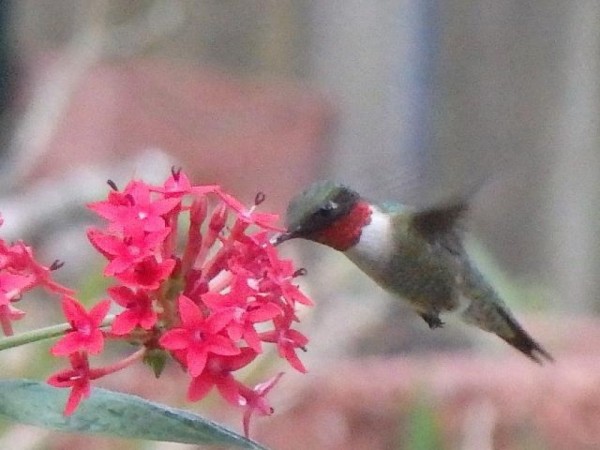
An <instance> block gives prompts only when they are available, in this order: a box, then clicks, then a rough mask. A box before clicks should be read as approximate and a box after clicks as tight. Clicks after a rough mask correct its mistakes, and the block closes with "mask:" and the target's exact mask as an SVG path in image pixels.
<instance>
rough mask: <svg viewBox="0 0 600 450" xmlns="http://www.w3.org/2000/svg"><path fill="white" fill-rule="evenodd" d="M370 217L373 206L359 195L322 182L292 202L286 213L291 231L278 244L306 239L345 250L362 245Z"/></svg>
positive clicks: (342, 187)
mask: <svg viewBox="0 0 600 450" xmlns="http://www.w3.org/2000/svg"><path fill="white" fill-rule="evenodd" d="M370 217H371V208H370V205H369V203H367V202H366V201H365V200H363V199H362V198H361V197H360V195H359V194H358V193H357V192H355V191H353V190H352V189H350V188H348V187H346V186H344V185H341V184H336V183H333V182H331V181H319V182H317V183H314V184H313V185H311V186H310V187H309V188H308V189H306V190H305V191H304V192H302V193H301V194H300V195H297V196H296V197H294V198H293V199H292V201H291V202H290V204H289V206H288V208H287V213H286V228H287V232H286V233H284V234H282V235H281V236H279V238H278V239H277V243H281V242H283V241H287V240H289V239H294V238H303V239H308V240H311V241H315V242H319V243H321V244H325V245H328V246H330V247H333V248H335V249H336V250H341V251H344V250H347V249H349V248H350V247H352V246H353V245H354V244H356V243H357V242H358V240H359V239H360V233H361V230H362V228H363V227H364V226H365V225H366V224H367V223H369V221H370Z"/></svg>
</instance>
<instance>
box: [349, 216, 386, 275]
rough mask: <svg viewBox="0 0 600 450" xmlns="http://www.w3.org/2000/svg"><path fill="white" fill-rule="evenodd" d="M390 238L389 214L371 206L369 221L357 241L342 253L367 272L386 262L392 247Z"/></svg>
mask: <svg viewBox="0 0 600 450" xmlns="http://www.w3.org/2000/svg"><path fill="white" fill-rule="evenodd" d="M392 239H393V233H392V222H391V220H390V216H389V215H388V214H385V213H383V212H382V211H381V210H380V209H379V208H377V207H376V206H371V222H370V223H369V224H368V225H366V226H365V227H363V229H362V233H361V235H360V240H359V241H358V243H357V244H356V245H354V247H352V248H350V249H349V250H347V251H346V252H344V253H345V254H346V256H347V257H348V258H350V259H351V260H352V261H353V262H354V263H355V264H356V265H357V266H359V267H360V268H361V269H363V270H364V271H366V272H367V273H369V272H371V270H376V269H377V268H378V267H379V266H381V265H386V264H387V263H388V261H389V258H390V256H391V255H392V252H393V248H394V246H393V240H392Z"/></svg>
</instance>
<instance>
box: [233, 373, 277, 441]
mask: <svg viewBox="0 0 600 450" xmlns="http://www.w3.org/2000/svg"><path fill="white" fill-rule="evenodd" d="M282 376H283V372H280V373H278V374H277V375H275V376H274V377H273V378H271V379H269V380H267V381H265V382H264V383H260V384H257V385H256V386H254V389H248V388H245V389H240V394H241V395H242V396H243V397H244V399H245V403H246V404H245V406H244V408H245V410H246V411H245V412H244V435H245V436H246V437H248V436H250V419H251V418H252V415H253V414H255V413H256V414H258V415H259V416H270V415H271V414H273V408H272V407H271V405H270V404H269V402H268V401H267V399H266V396H267V394H268V393H269V391H270V390H271V389H273V387H274V386H275V385H276V384H277V382H278V381H279V379H280V378H281V377H282ZM244 387H245V386H244Z"/></svg>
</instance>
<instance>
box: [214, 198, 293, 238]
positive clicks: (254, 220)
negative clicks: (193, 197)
mask: <svg viewBox="0 0 600 450" xmlns="http://www.w3.org/2000/svg"><path fill="white" fill-rule="evenodd" d="M217 194H218V195H219V197H221V199H222V200H223V201H224V202H225V203H226V204H227V206H229V207H230V208H231V209H233V210H234V211H235V212H236V217H237V218H238V219H239V220H240V221H242V222H243V223H245V224H247V225H256V226H258V227H260V228H263V229H267V230H273V231H285V229H283V228H281V227H280V226H278V225H276V223H277V222H279V216H278V215H277V214H268V213H259V212H256V206H258V205H259V204H260V203H262V200H264V197H262V199H261V200H260V201H259V198H260V197H259V196H258V195H257V199H256V200H255V205H254V206H253V207H251V208H246V206H244V204H243V203H242V202H240V201H239V200H238V199H236V198H235V197H233V196H231V195H229V194H227V193H225V192H223V191H217Z"/></svg>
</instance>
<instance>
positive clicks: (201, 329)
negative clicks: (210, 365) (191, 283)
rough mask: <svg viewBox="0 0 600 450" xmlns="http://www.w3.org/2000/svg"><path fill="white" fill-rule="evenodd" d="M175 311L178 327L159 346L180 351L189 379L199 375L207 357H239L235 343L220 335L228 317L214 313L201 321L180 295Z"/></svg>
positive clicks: (192, 305) (200, 316)
mask: <svg viewBox="0 0 600 450" xmlns="http://www.w3.org/2000/svg"><path fill="white" fill-rule="evenodd" d="M178 307H179V316H180V318H181V327H180V328H174V329H172V330H169V331H167V332H166V333H165V334H164V335H162V337H161V338H160V341H159V343H160V345H161V346H162V347H163V348H165V349H166V350H183V353H184V354H185V363H186V367H187V369H188V372H189V373H190V375H191V376H192V377H197V376H199V375H200V374H201V373H202V371H203V370H204V366H205V365H206V360H207V358H208V355H209V354H216V355H237V354H239V353H240V349H239V348H238V347H237V346H236V345H235V343H234V342H233V341H232V340H231V339H230V338H228V337H226V336H224V335H223V334H221V333H220V332H221V331H222V330H223V328H225V325H227V322H228V321H229V315H228V314H219V313H215V314H212V315H210V316H209V317H208V318H205V317H204V315H203V314H202V311H201V310H200V308H199V307H198V305H196V304H195V303H194V302H193V301H192V300H190V299H189V298H188V297H186V296H184V295H180V296H179V301H178Z"/></svg>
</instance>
